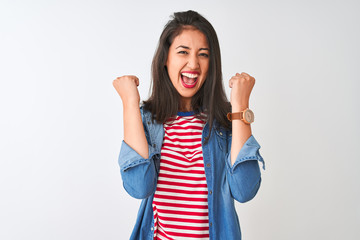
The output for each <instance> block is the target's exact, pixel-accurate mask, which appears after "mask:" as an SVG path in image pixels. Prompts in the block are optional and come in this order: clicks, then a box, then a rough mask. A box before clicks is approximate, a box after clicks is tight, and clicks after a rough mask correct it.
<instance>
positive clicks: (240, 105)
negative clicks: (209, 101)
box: [229, 72, 255, 166]
mask: <svg viewBox="0 0 360 240" xmlns="http://www.w3.org/2000/svg"><path fill="white" fill-rule="evenodd" d="M254 84H255V78H253V77H252V76H250V75H249V74H247V73H244V72H243V73H241V74H239V73H237V74H236V75H235V76H233V77H232V78H231V79H230V81H229V86H230V88H232V90H231V95H230V102H231V107H232V112H233V113H235V112H240V111H243V110H245V109H246V108H248V107H249V98H250V93H251V91H252V89H253V87H254ZM250 136H251V126H250V124H246V123H244V122H243V121H241V120H234V121H232V142H231V166H232V165H233V164H234V162H235V160H236V157H237V155H238V153H239V152H240V150H241V148H242V146H243V145H244V143H245V142H246V140H247V139H248V138H249V137H250Z"/></svg>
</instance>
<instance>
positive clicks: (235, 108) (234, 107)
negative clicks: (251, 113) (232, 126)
mask: <svg viewBox="0 0 360 240" xmlns="http://www.w3.org/2000/svg"><path fill="white" fill-rule="evenodd" d="M247 108H249V103H242V104H232V105H231V111H232V112H240V111H244V110H245V109H247Z"/></svg>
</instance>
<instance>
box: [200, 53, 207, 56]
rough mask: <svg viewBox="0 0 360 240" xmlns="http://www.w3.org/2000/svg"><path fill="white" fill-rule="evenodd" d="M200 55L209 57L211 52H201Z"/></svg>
mask: <svg viewBox="0 0 360 240" xmlns="http://www.w3.org/2000/svg"><path fill="white" fill-rule="evenodd" d="M200 56H203V57H209V54H207V53H200Z"/></svg>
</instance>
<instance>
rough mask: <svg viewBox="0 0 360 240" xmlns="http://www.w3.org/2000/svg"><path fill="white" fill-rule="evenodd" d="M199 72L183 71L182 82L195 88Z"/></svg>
mask: <svg viewBox="0 0 360 240" xmlns="http://www.w3.org/2000/svg"><path fill="white" fill-rule="evenodd" d="M198 77H199V74H192V73H181V83H182V85H183V86H184V87H186V88H193V87H195V85H196V82H197V80H198Z"/></svg>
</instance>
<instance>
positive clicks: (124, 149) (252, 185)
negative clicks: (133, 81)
mask: <svg viewBox="0 0 360 240" xmlns="http://www.w3.org/2000/svg"><path fill="white" fill-rule="evenodd" d="M140 112H141V117H142V122H143V126H144V130H145V135H146V139H147V142H148V147H149V158H148V159H144V158H143V157H141V156H140V155H139V154H138V153H137V152H136V151H135V150H134V149H132V148H131V147H130V146H129V145H128V144H126V142H125V141H122V145H121V150H120V154H119V158H118V162H119V165H120V172H121V178H122V180H123V186H124V189H125V190H126V191H127V192H128V194H129V195H130V196H132V197H134V198H137V199H142V202H141V205H140V209H139V211H138V215H137V220H136V223H135V227H134V229H133V231H132V234H131V237H130V239H131V240H150V239H151V240H153V239H154V215H153V208H152V202H153V198H154V194H155V190H156V184H157V177H158V174H159V170H160V151H161V146H162V143H163V138H164V128H163V124H158V123H155V122H154V123H153V122H152V120H151V113H150V112H148V111H146V110H144V109H143V107H141V108H140ZM208 133H209V125H208V123H206V124H205V126H204V128H203V132H202V150H203V159H204V169H205V176H206V182H207V187H208V214H209V234H210V239H212V240H215V239H216V240H217V239H220V240H221V239H227V240H232V239H236V240H239V239H241V231H240V224H239V219H238V216H237V213H236V210H235V205H234V199H235V200H237V201H239V202H241V203H244V202H247V201H249V200H251V199H252V198H254V196H255V195H256V193H257V192H258V189H259V187H260V183H261V173H260V169H259V163H258V161H260V162H262V164H263V169H265V165H264V160H263V158H262V156H261V155H260V153H259V149H260V145H259V144H258V142H257V141H256V140H255V138H254V136H252V135H251V136H250V137H249V138H248V139H247V141H246V142H245V144H244V145H243V147H242V148H241V150H240V152H239V153H238V155H237V157H236V161H235V163H234V164H233V166H231V162H230V149H231V130H226V129H225V128H223V127H221V126H220V125H219V124H218V123H217V122H216V121H214V124H213V130H212V131H211V136H210V137H209V141H208V143H206V144H205V143H204V141H205V138H206V136H208Z"/></svg>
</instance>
